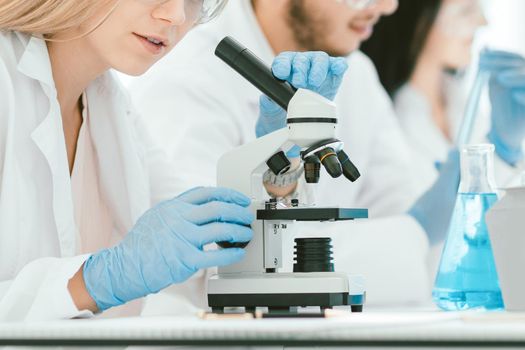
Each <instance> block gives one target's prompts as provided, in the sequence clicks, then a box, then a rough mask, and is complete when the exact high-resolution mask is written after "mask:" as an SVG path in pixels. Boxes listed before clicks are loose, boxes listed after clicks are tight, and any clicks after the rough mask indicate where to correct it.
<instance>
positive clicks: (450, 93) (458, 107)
mask: <svg viewBox="0 0 525 350" xmlns="http://www.w3.org/2000/svg"><path fill="white" fill-rule="evenodd" d="M443 79H444V80H443V82H444V91H443V93H444V96H445V100H446V102H447V119H448V121H449V123H450V130H451V135H456V134H457V133H458V130H459V127H460V125H461V120H462V118H463V113H464V109H465V105H466V100H467V95H468V94H467V93H468V90H467V89H466V88H465V82H466V81H465V79H463V78H462V77H459V76H458V77H455V76H450V75H448V74H447V75H445V76H444V77H443ZM485 93H486V91H485ZM394 106H395V110H396V114H397V116H398V117H399V120H400V124H401V127H402V128H403V132H404V134H405V136H406V138H407V141H408V142H409V144H410V148H411V149H412V166H413V168H414V169H415V170H416V171H417V173H418V174H419V176H417V180H416V182H415V184H416V185H417V187H418V191H419V192H420V193H422V192H423V191H425V190H426V189H427V188H428V187H429V186H430V185H431V184H432V183H433V182H434V181H435V180H436V179H437V177H438V175H439V173H438V171H437V170H436V166H435V163H436V162H443V161H445V160H446V159H447V155H448V152H449V150H450V149H451V148H452V143H451V142H450V140H448V139H447V138H446V137H445V136H444V135H443V133H442V132H441V130H440V129H439V128H438V127H437V126H436V124H435V123H434V120H433V119H432V110H431V108H430V104H429V102H428V100H427V98H426V97H425V96H424V95H423V94H422V93H421V92H420V91H418V90H417V89H416V88H414V87H413V86H412V85H411V84H409V83H407V84H405V85H404V86H402V87H401V88H400V89H399V91H398V92H397V93H396V94H395V95H394ZM489 108H490V106H488V96H486V94H485V95H483V96H482V98H481V99H480V111H479V115H478V118H477V120H476V124H475V128H474V130H473V134H472V143H476V142H477V143H489V141H488V139H487V137H486V135H487V133H488V131H489V128H490V114H489V113H488V111H489V110H490V109H489ZM494 167H495V175H496V184H497V185H498V187H499V188H506V187H510V186H512V185H515V184H517V183H518V181H519V179H520V174H521V173H522V172H523V171H524V170H525V167H524V164H523V162H521V163H520V164H518V165H516V166H515V167H511V166H509V165H508V164H507V163H505V162H504V161H503V160H502V159H500V158H499V157H497V155H496V156H495V160H494ZM442 248H443V244H438V245H436V246H434V247H432V249H431V251H430V254H429V273H430V277H431V278H432V279H433V277H434V275H435V274H436V272H437V268H438V264H439V258H440V255H441V251H442Z"/></svg>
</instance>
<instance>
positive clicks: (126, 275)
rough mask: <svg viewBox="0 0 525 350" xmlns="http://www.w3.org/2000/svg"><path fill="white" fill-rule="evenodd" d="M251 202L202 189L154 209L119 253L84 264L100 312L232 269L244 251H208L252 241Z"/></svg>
mask: <svg viewBox="0 0 525 350" xmlns="http://www.w3.org/2000/svg"><path fill="white" fill-rule="evenodd" d="M249 205H250V199H249V198H248V197H246V196H244V195H242V194H240V193H238V192H236V191H233V190H229V189H223V188H196V189H193V190H190V191H188V192H186V193H184V194H182V195H180V196H178V197H177V198H175V199H172V200H169V201H166V202H163V203H160V204H159V205H157V206H156V207H154V208H152V209H150V210H148V211H147V212H146V213H145V214H144V215H143V216H142V217H141V218H140V219H139V220H138V221H137V223H136V225H135V226H134V227H133V229H132V230H131V231H130V232H129V233H128V234H127V236H126V237H125V238H124V240H123V241H122V242H121V243H120V244H118V245H117V246H115V247H113V248H108V249H104V250H101V251H100V252H98V253H96V254H94V255H92V256H91V257H90V258H89V259H88V260H87V261H86V263H85V264H84V269H83V276H84V281H85V283H86V287H87V290H88V292H89V294H90V295H91V297H92V298H93V299H94V300H95V302H96V304H97V307H98V309H99V310H101V311H102V310H105V309H107V308H110V307H113V306H117V305H121V304H124V303H125V302H127V301H130V300H133V299H136V298H140V297H143V296H145V295H147V294H150V293H156V292H158V291H160V290H161V289H163V288H165V287H168V286H169V285H171V284H173V283H179V282H183V281H184V280H186V279H187V278H189V277H190V276H191V275H192V274H194V273H195V272H197V271H198V270H199V269H202V268H207V267H211V266H223V265H229V264H232V263H235V262H238V261H240V260H241V259H242V258H243V257H244V250H243V249H239V248H228V249H220V250H212V251H203V247H204V246H205V245H206V244H208V243H213V242H220V241H228V242H248V241H249V240H250V239H251V238H252V230H251V229H250V228H249V227H247V225H250V224H251V223H252V221H253V219H254V217H253V214H252V213H251V211H250V210H249V209H248V208H247V207H248V206H249Z"/></svg>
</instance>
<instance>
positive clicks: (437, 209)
mask: <svg viewBox="0 0 525 350" xmlns="http://www.w3.org/2000/svg"><path fill="white" fill-rule="evenodd" d="M438 170H439V177H438V179H437V180H436V182H435V183H434V185H433V186H432V187H431V188H430V189H429V190H428V191H427V192H425V193H424V194H423V195H422V196H421V197H420V198H419V199H418V200H417V201H416V203H415V204H414V205H413V206H412V208H411V209H410V210H409V211H408V214H409V215H411V216H412V217H414V219H416V220H417V222H419V224H420V225H421V226H422V227H423V229H424V230H425V232H426V233H427V236H428V240H429V242H430V244H436V243H439V242H442V241H443V240H444V239H445V237H446V235H447V231H448V226H449V224H450V219H451V217H452V213H453V211H454V206H455V203H456V197H457V193H458V186H459V179H460V165H459V152H458V151H457V150H453V151H450V153H449V154H448V159H447V161H446V162H445V163H443V164H441V165H439V166H438Z"/></svg>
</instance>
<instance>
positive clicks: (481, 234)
mask: <svg viewBox="0 0 525 350" xmlns="http://www.w3.org/2000/svg"><path fill="white" fill-rule="evenodd" d="M497 200H498V197H497V193H496V187H495V181H494V145H490V144H482V145H467V146H464V147H463V148H462V150H461V183H460V186H459V191H458V196H457V200H456V206H455V208H454V213H453V215H452V220H451V222H450V227H449V231H448V236H447V240H446V242H445V247H444V249H443V253H442V255H441V262H440V265H439V270H438V274H437V277H436V282H435V285H434V289H433V291H432V299H433V301H434V303H435V304H436V305H437V306H438V307H440V308H441V309H444V310H449V311H457V310H466V309H473V308H483V309H486V310H497V309H503V299H502V296H501V291H500V287H499V281H498V276H497V273H496V266H495V263H494V256H493V254H492V247H491V244H490V239H489V235H488V231H487V225H486V223H485V213H486V212H487V211H488V210H489V209H490V207H491V206H492V205H493V204H494V203H495V202H496V201H497Z"/></svg>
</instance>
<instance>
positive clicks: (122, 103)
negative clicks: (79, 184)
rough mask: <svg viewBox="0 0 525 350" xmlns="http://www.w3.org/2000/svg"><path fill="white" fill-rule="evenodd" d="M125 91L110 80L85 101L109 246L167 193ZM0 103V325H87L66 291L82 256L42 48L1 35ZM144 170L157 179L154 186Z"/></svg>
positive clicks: (98, 82) (158, 159) (24, 39)
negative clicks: (108, 220) (77, 321)
mask: <svg viewBox="0 0 525 350" xmlns="http://www.w3.org/2000/svg"><path fill="white" fill-rule="evenodd" d="M123 89H124V88H123V87H121V86H120V84H119V82H118V80H117V79H116V78H115V77H114V76H113V75H112V74H111V73H107V74H104V75H103V76H101V77H99V78H98V79H97V80H96V81H95V82H93V83H92V84H91V85H90V86H89V87H88V89H87V90H86V91H85V94H84V101H87V106H86V107H87V109H88V110H89V128H90V133H91V137H92V140H93V144H94V146H95V148H96V150H95V153H96V156H97V159H98V164H97V165H98V169H99V181H100V183H99V186H100V188H101V192H102V193H104V200H105V203H106V206H107V208H108V210H109V212H110V213H111V215H110V216H111V217H112V218H113V226H112V227H113V230H112V232H111V236H110V237H100V239H99V240H100V241H104V242H107V243H108V244H114V243H116V242H118V241H120V239H121V238H122V237H123V236H124V235H125V234H126V233H127V232H128V231H129V230H130V229H131V228H132V226H133V224H134V223H135V221H136V220H137V219H138V218H139V216H140V215H142V214H143V213H144V212H145V211H146V210H147V209H149V208H150V207H151V204H152V203H155V202H158V201H160V200H162V199H165V198H166V197H167V196H169V195H170V193H173V192H172V191H171V190H170V188H169V186H168V185H169V184H171V182H170V181H169V179H168V178H162V176H163V175H165V174H168V173H167V172H163V171H162V169H155V167H156V166H159V167H161V168H164V169H165V168H166V166H165V164H164V163H163V162H162V161H161V160H162V159H163V158H162V153H161V152H157V151H156V150H155V149H154V148H153V147H150V146H149V145H150V143H149V141H148V137H147V135H146V133H145V132H144V131H145V129H144V128H143V127H142V126H141V125H140V122H141V120H140V119H138V118H137V116H136V114H135V113H134V112H133V111H132V109H131V108H130V103H129V98H128V96H127V95H126V93H125V90H124V93H123ZM0 95H1V96H2V100H1V102H0V155H1V157H0V321H18V320H26V321H29V320H31V321H34V320H46V319H61V318H71V317H80V316H91V312H88V311H82V310H77V308H76V306H75V305H74V303H73V300H72V298H71V296H70V294H69V291H68V289H67V284H68V281H69V279H70V278H71V277H72V276H73V275H74V274H75V272H76V271H77V270H78V269H79V268H80V266H81V265H82V264H83V262H84V261H85V260H86V259H87V258H88V256H89V254H83V253H89V252H84V251H82V249H81V248H80V247H79V241H80V237H79V234H78V229H77V226H76V223H75V217H74V206H73V199H72V190H71V178H70V173H69V167H68V159H67V154H66V147H65V140H64V132H63V128H62V119H61V114H60V106H59V104H58V100H57V92H56V89H55V85H54V81H53V76H52V71H51V64H50V61H49V56H48V52H47V47H46V44H45V42H44V41H43V40H41V39H38V38H31V37H30V36H26V35H23V34H20V33H16V32H6V33H0ZM15 116H18V118H15ZM20 116H24V118H19V117H20ZM148 169H153V170H155V171H153V172H152V173H153V176H152V177H150V176H149V173H148ZM150 184H151V186H150ZM99 248H103V246H100V247H99ZM136 306H137V305H135V307H136ZM139 306H140V305H139ZM127 307H129V305H128V306H126V307H124V309H125V308H127ZM133 308H134V307H133V306H131V309H133ZM118 309H119V308H115V311H114V312H115V314H119V312H120V311H119V310H118ZM139 309H140V308H139ZM135 310H137V309H135ZM126 312H133V311H131V310H130V309H128V310H127V311H126Z"/></svg>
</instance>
